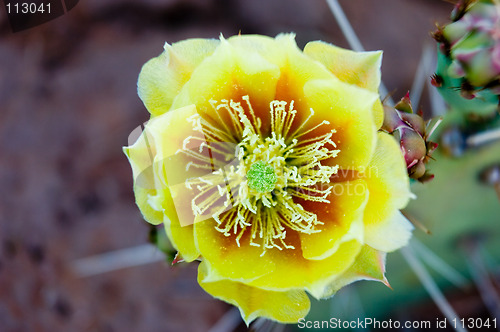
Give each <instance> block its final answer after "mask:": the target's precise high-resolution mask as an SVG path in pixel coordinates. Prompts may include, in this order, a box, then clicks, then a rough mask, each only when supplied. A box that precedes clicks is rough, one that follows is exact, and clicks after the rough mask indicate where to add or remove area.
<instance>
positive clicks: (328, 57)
mask: <svg viewBox="0 0 500 332" xmlns="http://www.w3.org/2000/svg"><path fill="white" fill-rule="evenodd" d="M304 54H306V55H308V56H310V57H311V58H313V59H315V60H316V61H319V62H321V63H322V64H323V65H324V66H325V67H326V68H328V70H330V71H331V72H332V73H333V74H334V75H335V76H337V77H338V78H339V79H340V80H341V81H343V82H346V83H349V84H355V85H357V86H359V87H360V88H364V89H368V90H370V91H372V92H375V93H377V94H378V88H379V85H380V66H381V64H382V52H381V51H376V52H354V51H351V50H346V49H344V48H340V47H337V46H335V45H332V44H328V43H325V42H322V41H313V42H309V43H307V45H306V46H305V47H304Z"/></svg>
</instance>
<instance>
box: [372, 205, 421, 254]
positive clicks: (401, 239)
mask: <svg viewBox="0 0 500 332" xmlns="http://www.w3.org/2000/svg"><path fill="white" fill-rule="evenodd" d="M412 231H413V225H412V224H411V223H410V222H409V221H408V219H406V217H405V216H403V214H402V213H401V212H399V211H395V212H394V214H393V215H392V216H391V217H389V218H387V219H386V220H384V221H383V222H381V223H379V224H377V225H373V224H368V225H366V226H365V243H366V244H368V245H369V246H371V247H373V248H376V249H377V250H382V251H385V252H391V251H394V250H397V249H399V248H401V247H404V246H405V245H407V244H408V241H409V240H410V238H411V233H412Z"/></svg>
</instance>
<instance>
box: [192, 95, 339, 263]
mask: <svg viewBox="0 0 500 332" xmlns="http://www.w3.org/2000/svg"><path fill="white" fill-rule="evenodd" d="M242 99H243V101H244V105H245V106H246V107H244V106H243V105H242V103H241V102H236V101H233V100H222V101H221V102H219V103H217V102H215V101H211V105H212V107H213V108H214V110H215V111H216V112H217V115H218V116H219V118H220V119H221V122H222V123H223V125H222V128H221V127H220V126H217V125H215V124H214V123H213V122H214V121H213V120H210V119H205V118H202V117H201V116H200V117H197V118H196V119H193V128H194V129H195V130H197V131H199V132H201V133H203V135H204V137H205V139H206V140H207V144H205V145H204V147H206V148H207V149H208V150H209V151H210V156H211V158H218V159H219V163H217V162H214V161H213V160H210V165H212V167H213V165H214V164H221V163H220V162H221V161H223V162H224V163H225V165H224V166H222V167H220V168H219V169H217V170H215V171H214V172H213V173H212V175H213V176H214V179H215V178H219V179H224V180H223V181H221V180H219V181H211V180H210V179H208V178H206V177H205V178H203V179H202V178H191V179H188V181H187V182H186V186H187V187H188V188H193V187H196V188H197V189H198V190H199V194H198V195H196V196H195V197H194V198H193V200H192V204H191V205H192V208H193V213H194V214H195V215H201V214H204V213H207V211H210V213H211V217H212V218H213V219H214V220H215V222H216V225H215V227H216V229H217V230H218V231H220V232H221V233H223V234H224V235H225V236H234V237H235V240H236V242H237V244H238V246H240V240H241V238H242V236H243V235H244V234H246V233H247V232H249V234H250V237H249V238H250V243H249V244H250V245H254V246H259V247H262V248H263V252H262V254H264V253H265V251H266V250H267V249H271V248H277V249H279V250H282V249H283V248H290V249H293V248H294V247H293V246H291V245H289V244H287V243H286V242H285V237H286V232H287V230H289V231H296V232H301V233H306V234H311V233H315V232H319V230H317V229H316V227H315V226H316V225H318V224H322V222H321V221H320V220H318V218H317V216H316V214H315V213H313V212H311V211H307V210H305V209H304V208H303V207H302V205H300V204H298V203H296V202H295V200H294V198H300V199H304V200H309V201H316V202H324V203H328V202H329V201H328V199H327V197H328V195H329V194H330V192H331V190H332V187H331V186H330V177H331V176H332V175H334V174H336V173H337V171H338V166H326V165H323V164H322V161H324V160H326V159H331V158H334V157H335V156H337V154H338V153H339V150H335V147H336V146H335V143H334V142H333V140H332V135H333V134H334V133H335V130H334V129H331V130H330V131H328V132H326V133H324V131H325V130H324V129H321V130H319V128H320V127H323V126H327V125H329V123H328V122H327V121H322V122H320V123H318V124H316V125H310V122H311V119H312V118H313V116H314V111H313V110H312V109H311V113H310V115H309V117H307V119H305V120H304V121H302V123H300V124H296V123H294V121H296V115H297V111H296V110H295V109H294V102H293V101H291V102H290V103H287V102H286V101H278V100H274V101H272V102H271V103H270V124H269V125H270V128H268V129H270V130H262V128H261V126H262V121H261V119H260V118H259V117H257V116H256V114H255V112H254V110H253V108H252V105H251V103H250V99H249V97H248V96H243V97H242ZM287 106H288V107H287ZM222 119H226V121H224V120H222ZM227 119H230V123H227ZM292 128H293V130H292ZM265 132H270V134H267V135H266V134H264V133H265ZM320 132H321V133H320ZM315 133H317V135H316V134H315ZM191 138H192V137H188V138H187V139H186V142H187V141H189V140H190V139H191ZM233 139H235V140H236V141H235V142H231V140H233ZM185 153H188V154H192V156H193V159H194V163H193V165H194V166H197V167H202V166H203V165H201V163H200V160H202V159H204V160H205V162H206V159H207V157H203V158H202V157H201V155H202V154H203V151H202V147H200V150H199V155H198V156H195V155H196V154H197V153H198V152H196V151H193V150H191V151H185ZM205 156H206V153H205ZM205 167H206V165H205ZM222 182H223V183H222ZM215 188H216V189H215Z"/></svg>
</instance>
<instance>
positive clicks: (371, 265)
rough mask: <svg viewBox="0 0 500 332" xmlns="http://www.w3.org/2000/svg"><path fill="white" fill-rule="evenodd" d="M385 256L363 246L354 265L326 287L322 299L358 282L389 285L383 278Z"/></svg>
mask: <svg viewBox="0 0 500 332" xmlns="http://www.w3.org/2000/svg"><path fill="white" fill-rule="evenodd" d="M385 256H386V254H385V253H384V252H380V251H377V250H375V249H373V248H371V247H369V246H367V245H364V246H363V248H362V249H361V251H360V253H359V254H358V256H357V257H356V260H355V261H354V264H352V265H351V266H350V267H349V269H347V270H346V271H345V272H344V273H343V274H342V275H341V276H339V277H338V278H336V279H335V280H334V281H333V282H331V283H330V284H329V285H328V287H327V288H326V289H325V293H324V297H330V296H332V295H334V294H335V293H336V292H337V291H338V290H339V289H341V288H342V287H344V286H346V285H349V284H350V283H353V282H355V281H358V280H374V281H380V282H383V283H384V284H386V285H389V284H388V282H387V280H386V279H385V276H384V273H385Z"/></svg>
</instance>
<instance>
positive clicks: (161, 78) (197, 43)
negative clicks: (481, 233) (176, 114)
mask: <svg viewBox="0 0 500 332" xmlns="http://www.w3.org/2000/svg"><path fill="white" fill-rule="evenodd" d="M218 43H219V41H218V40H215V39H188V40H184V41H181V42H178V43H175V44H173V45H172V46H170V45H168V44H165V47H164V48H165V51H164V52H163V53H162V54H161V55H160V56H158V57H156V58H153V59H151V60H149V61H148V62H147V63H146V64H145V65H144V66H143V67H142V70H141V73H140V75H139V80H138V83H137V88H138V89H137V90H138V93H139V97H140V98H141V99H142V101H143V103H144V105H145V106H146V108H147V109H148V110H149V112H150V113H151V115H153V116H156V115H159V114H163V113H165V112H166V111H168V110H169V109H170V107H171V105H172V102H173V100H174V98H175V97H176V95H177V94H178V93H179V91H180V90H181V88H182V87H183V86H184V84H185V83H186V82H187V81H188V80H189V78H190V77H191V74H192V72H193V70H194V69H195V68H196V67H197V66H198V65H199V64H200V62H202V61H203V60H204V59H205V58H206V57H208V56H209V55H210V54H212V52H213V51H214V50H215V48H216V47H217V45H218Z"/></svg>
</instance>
